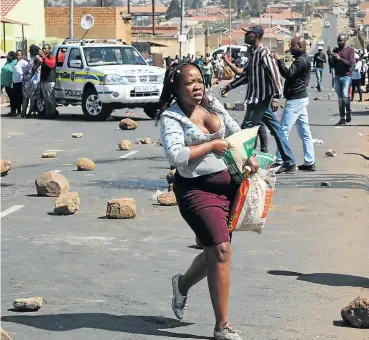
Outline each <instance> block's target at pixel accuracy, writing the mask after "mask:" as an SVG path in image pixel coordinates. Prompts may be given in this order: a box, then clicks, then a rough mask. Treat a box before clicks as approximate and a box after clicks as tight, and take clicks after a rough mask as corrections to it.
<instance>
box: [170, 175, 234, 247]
mask: <svg viewBox="0 0 369 340" xmlns="http://www.w3.org/2000/svg"><path fill="white" fill-rule="evenodd" d="M237 189H238V186H237V185H236V184H235V183H234V182H232V180H231V177H230V175H229V172H228V170H223V171H221V172H217V173H215V174H211V175H205V176H200V177H195V178H185V177H182V176H181V175H180V174H179V173H178V171H177V172H176V175H175V177H174V185H173V190H174V193H175V195H176V198H177V202H178V207H179V211H180V212H181V215H182V217H183V218H184V219H185V221H186V222H187V223H188V225H189V226H190V227H191V229H192V230H193V231H194V233H195V234H196V236H197V237H198V238H199V240H200V241H201V243H202V245H203V246H204V247H212V246H215V245H218V244H221V243H224V242H230V240H231V236H230V234H229V232H228V218H229V214H230V209H231V206H232V202H233V200H234V198H235V196H236V193H237Z"/></svg>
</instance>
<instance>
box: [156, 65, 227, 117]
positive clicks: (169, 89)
mask: <svg viewBox="0 0 369 340" xmlns="http://www.w3.org/2000/svg"><path fill="white" fill-rule="evenodd" d="M186 66H193V67H196V68H197V69H198V70H199V72H200V74H201V77H202V79H203V84H204V85H205V81H204V74H203V72H202V69H201V67H200V66H199V65H197V64H196V63H195V62H191V61H181V62H178V63H174V64H172V65H171V66H170V67H168V69H167V71H166V72H165V77H164V86H163V91H162V93H161V96H160V100H159V110H158V112H157V114H156V120H157V121H159V120H160V116H161V114H162V113H163V112H164V111H165V110H167V109H168V107H169V106H170V105H171V104H172V102H173V101H174V100H176V101H178V97H177V93H178V92H177V90H178V85H179V79H180V75H181V72H182V70H183V68H184V67H186ZM214 102H215V99H214V98H212V97H208V96H207V94H206V93H205V95H204V98H203V99H202V101H201V104H200V105H201V106H202V107H203V108H204V109H205V110H207V111H208V112H211V113H221V111H220V110H219V109H218V108H217V107H216V106H215V103H214Z"/></svg>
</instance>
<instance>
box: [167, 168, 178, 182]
mask: <svg viewBox="0 0 369 340" xmlns="http://www.w3.org/2000/svg"><path fill="white" fill-rule="evenodd" d="M176 171H177V170H176V169H173V170H170V171H169V172H168V174H167V182H168V184H169V185H170V184H172V183H173V181H174V175H175V174H176Z"/></svg>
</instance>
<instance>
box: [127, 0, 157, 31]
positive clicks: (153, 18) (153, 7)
mask: <svg viewBox="0 0 369 340" xmlns="http://www.w3.org/2000/svg"><path fill="white" fill-rule="evenodd" d="M128 1H129V0H128ZM151 3H152V35H155V0H152V1H151Z"/></svg>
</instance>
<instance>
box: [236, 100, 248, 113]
mask: <svg viewBox="0 0 369 340" xmlns="http://www.w3.org/2000/svg"><path fill="white" fill-rule="evenodd" d="M234 110H235V111H245V103H244V102H240V101H238V102H235V103H234Z"/></svg>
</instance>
